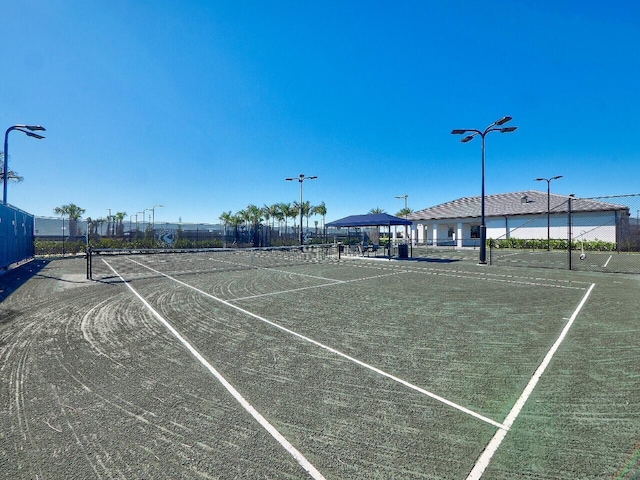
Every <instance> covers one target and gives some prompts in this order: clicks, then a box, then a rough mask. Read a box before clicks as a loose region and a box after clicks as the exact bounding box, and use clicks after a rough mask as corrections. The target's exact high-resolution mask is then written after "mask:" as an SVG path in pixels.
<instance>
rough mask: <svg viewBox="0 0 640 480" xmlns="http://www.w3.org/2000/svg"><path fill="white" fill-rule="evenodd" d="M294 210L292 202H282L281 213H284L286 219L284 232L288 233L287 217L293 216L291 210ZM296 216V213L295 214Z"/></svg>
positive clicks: (283, 216)
mask: <svg viewBox="0 0 640 480" xmlns="http://www.w3.org/2000/svg"><path fill="white" fill-rule="evenodd" d="M292 211H293V209H292V207H291V204H290V203H281V204H280V213H281V214H282V218H283V220H284V234H285V235H286V234H287V219H289V218H291V212H292ZM294 218H295V215H294Z"/></svg>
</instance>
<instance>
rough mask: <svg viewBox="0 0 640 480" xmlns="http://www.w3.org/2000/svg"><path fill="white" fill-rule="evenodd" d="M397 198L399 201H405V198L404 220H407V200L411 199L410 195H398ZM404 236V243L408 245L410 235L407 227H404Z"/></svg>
mask: <svg viewBox="0 0 640 480" xmlns="http://www.w3.org/2000/svg"><path fill="white" fill-rule="evenodd" d="M396 198H398V199H403V198H404V218H405V220H406V219H407V198H409V195H406V194H405V195H396ZM404 236H405V239H404V241H405V243H407V240H408V237H409V235H408V232H407V226H406V225H405V226H404Z"/></svg>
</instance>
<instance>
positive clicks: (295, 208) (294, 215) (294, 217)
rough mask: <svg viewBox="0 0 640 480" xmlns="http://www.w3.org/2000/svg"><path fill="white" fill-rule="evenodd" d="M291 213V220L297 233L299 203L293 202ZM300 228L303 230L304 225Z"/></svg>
mask: <svg viewBox="0 0 640 480" xmlns="http://www.w3.org/2000/svg"><path fill="white" fill-rule="evenodd" d="M290 213H291V219H292V220H293V231H294V232H295V231H296V220H297V219H298V217H299V216H300V205H298V202H293V205H292V207H291V210H290ZM300 228H302V225H300Z"/></svg>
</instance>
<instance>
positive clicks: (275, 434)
mask: <svg viewBox="0 0 640 480" xmlns="http://www.w3.org/2000/svg"><path fill="white" fill-rule="evenodd" d="M102 261H103V262H104V263H106V264H107V266H108V267H109V268H110V269H111V271H113V273H115V274H116V275H117V276H118V277H120V279H121V280H122V281H123V282H124V284H125V285H126V286H127V287H129V289H130V290H131V291H132V292H133V293H134V295H135V296H136V297H138V298H139V299H140V301H141V302H142V303H143V304H144V305H145V306H146V307H147V308H148V309H149V310H150V311H151V313H152V314H153V316H154V317H156V318H157V319H158V320H159V321H160V322H161V323H162V324H163V325H164V326H165V327H166V328H167V330H169V331H170V332H171V333H172V334H173V336H174V337H176V338H177V339H178V340H179V341H180V343H182V344H183V345H184V346H185V347H186V348H187V350H189V351H190V352H191V354H192V355H193V356H194V357H196V359H198V361H199V362H200V363H201V364H202V365H203V366H204V367H205V368H206V369H207V370H209V372H211V374H212V375H213V376H214V377H216V379H217V380H218V381H219V382H220V383H221V384H222V385H223V386H224V388H226V389H227V391H228V392H229V393H230V394H231V395H232V396H233V398H235V399H236V400H237V401H238V403H240V405H242V407H243V408H244V409H245V410H246V411H247V412H249V413H250V414H251V416H252V417H253V418H254V419H255V420H256V421H257V422H258V423H259V424H260V425H261V426H262V427H263V428H264V429H265V430H266V431H267V432H269V434H270V435H271V436H272V437H273V438H274V439H276V441H277V442H278V443H280V445H282V447H283V448H284V449H285V450H286V451H287V452H289V454H290V455H291V456H292V457H293V458H295V459H296V461H297V462H298V464H299V465H300V466H301V467H302V468H304V469H305V470H306V471H307V472H308V473H309V475H311V477H312V478H314V479H317V480H324V476H323V475H322V474H321V473H320V472H319V471H318V470H317V469H316V468H315V467H314V466H313V465H312V464H311V462H309V461H308V460H307V459H306V458H305V457H304V455H302V453H300V452H299V451H298V450H297V449H296V448H295V447H294V446H293V445H292V444H291V443H289V441H288V440H287V439H286V438H285V437H284V436H282V434H281V433H280V432H278V430H276V428H275V427H274V426H273V425H271V424H270V423H269V422H268V421H267V419H266V418H264V417H263V416H262V415H261V414H260V413H259V412H258V411H257V410H256V409H255V408H253V406H252V405H251V404H250V403H249V402H248V401H247V400H246V399H245V398H244V397H243V396H242V395H241V394H240V392H238V391H237V390H236V389H235V388H234V387H233V386H232V385H231V384H230V383H229V382H228V381H227V380H226V379H225V378H224V377H223V376H222V375H221V374H220V373H219V372H218V371H217V370H216V369H215V368H213V366H212V365H211V364H210V363H209V362H208V361H207V360H206V359H205V358H204V357H203V356H202V355H201V354H200V352H198V351H197V350H196V349H195V348H194V347H193V346H192V345H191V344H190V343H189V342H188V341H187V340H185V338H184V337H183V336H182V335H180V333H179V332H178V331H177V330H176V329H175V328H173V326H172V325H171V324H170V323H169V322H167V321H166V320H165V319H164V318H163V317H162V316H161V315H160V314H159V313H158V312H157V311H156V310H155V309H154V308H153V307H152V306H151V305H150V304H149V303H148V302H147V301H146V300H145V299H144V298H143V297H142V296H141V295H140V294H139V293H138V292H137V291H136V290H135V289H134V288H133V287H132V286H131V285H129V282H127V281H126V280H125V279H124V278H122V276H121V275H120V274H119V273H118V272H116V271H115V270H114V268H113V267H112V266H111V265H109V263H107V261H106V260H104V259H103V260H102Z"/></svg>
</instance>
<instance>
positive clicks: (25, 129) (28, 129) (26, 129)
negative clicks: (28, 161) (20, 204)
mask: <svg viewBox="0 0 640 480" xmlns="http://www.w3.org/2000/svg"><path fill="white" fill-rule="evenodd" d="M12 130H17V131H18V132H22V133H24V134H25V135H26V136H28V137H32V138H36V139H38V140H42V139H43V138H44V137H43V136H42V135H38V134H37V133H33V132H44V131H45V130H46V129H45V128H44V127H42V126H40V125H14V126H12V127H9V128H7V131H6V132H5V134H4V165H3V170H2V172H3V173H2V175H3V179H2V203H3V204H4V205H6V204H7V180H8V179H9V132H11V131H12Z"/></svg>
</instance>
